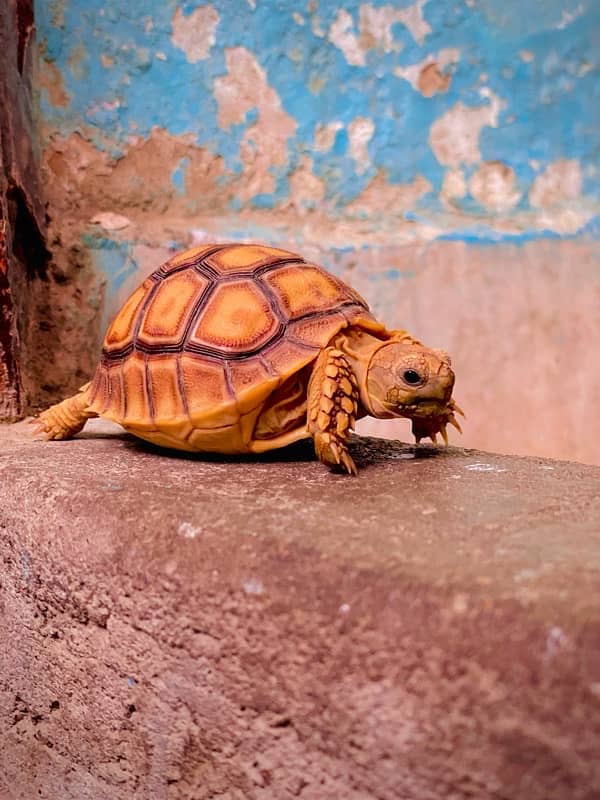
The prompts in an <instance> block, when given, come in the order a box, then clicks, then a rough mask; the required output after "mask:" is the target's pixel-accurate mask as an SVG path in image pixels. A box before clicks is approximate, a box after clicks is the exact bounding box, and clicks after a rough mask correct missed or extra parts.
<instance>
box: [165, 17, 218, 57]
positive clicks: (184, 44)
mask: <svg viewBox="0 0 600 800" xmlns="http://www.w3.org/2000/svg"><path fill="white" fill-rule="evenodd" d="M218 24H219V14H218V12H217V10H216V9H215V8H214V6H200V7H199V8H196V9H195V10H194V11H192V13H191V14H190V15H189V16H186V15H185V14H184V13H183V12H182V10H181V9H180V8H177V9H176V11H175V14H174V16H173V35H172V37H171V41H172V42H173V44H174V45H175V46H176V47H179V48H180V49H181V50H183V52H184V53H185V55H186V58H187V60H188V61H189V62H190V64H194V63H195V62H197V61H203V60H204V59H206V58H208V56H209V53H210V49H211V47H213V45H214V44H215V42H216V40H217V39H216V35H215V31H216V29H217V25H218Z"/></svg>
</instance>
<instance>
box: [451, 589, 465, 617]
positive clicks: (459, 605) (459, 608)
mask: <svg viewBox="0 0 600 800" xmlns="http://www.w3.org/2000/svg"><path fill="white" fill-rule="evenodd" d="M468 607H469V597H468V595H466V594H465V593H464V592H459V593H458V594H455V595H454V597H453V598H452V611H454V613H455V614H464V613H465V611H466V610H467V609H468Z"/></svg>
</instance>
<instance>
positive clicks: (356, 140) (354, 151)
mask: <svg viewBox="0 0 600 800" xmlns="http://www.w3.org/2000/svg"><path fill="white" fill-rule="evenodd" d="M374 133H375V124H374V122H373V120H372V119H369V118H368V117H357V118H356V119H353V120H352V122H351V123H350V124H349V125H348V141H349V147H348V152H349V154H350V157H351V158H353V159H354V161H355V162H356V167H355V170H356V174H357V175H362V174H363V172H366V171H367V169H368V168H369V166H370V164H371V160H370V158H369V150H368V144H369V142H370V141H371V139H372V138H373V134H374Z"/></svg>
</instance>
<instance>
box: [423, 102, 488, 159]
mask: <svg viewBox="0 0 600 800" xmlns="http://www.w3.org/2000/svg"><path fill="white" fill-rule="evenodd" d="M479 94H480V95H481V96H482V97H484V98H488V99H489V103H488V104H487V105H484V106H478V107H477V106H475V107H474V106H465V105H464V103H457V104H456V105H455V106H454V107H453V108H451V109H450V110H449V111H446V113H445V114H443V115H442V116H441V117H440V118H439V119H437V120H436V121H435V122H434V123H433V125H432V126H431V129H430V132H429V143H430V145H431V149H432V150H433V153H434V155H435V157H436V158H437V160H438V161H439V162H440V164H443V165H444V166H447V167H459V166H460V165H461V164H477V163H478V162H479V161H481V152H480V149H479V135H480V133H481V129H482V128H483V127H485V126H491V127H493V128H495V127H497V125H498V114H499V112H500V109H501V107H502V103H501V101H500V98H498V97H497V96H496V95H495V94H494V93H493V92H492V91H491V90H490V89H488V88H486V87H484V88H482V89H480V90H479Z"/></svg>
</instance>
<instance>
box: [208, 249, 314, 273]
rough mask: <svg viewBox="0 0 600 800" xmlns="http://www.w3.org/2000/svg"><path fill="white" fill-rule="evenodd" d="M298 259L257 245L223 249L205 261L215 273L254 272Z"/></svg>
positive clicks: (291, 254) (280, 251) (286, 253)
mask: <svg viewBox="0 0 600 800" xmlns="http://www.w3.org/2000/svg"><path fill="white" fill-rule="evenodd" d="M290 258H298V256H295V255H294V254H293V253H289V252H288V251H287V250H279V249H278V248H276V247H266V246H264V245H258V244H233V245H228V246H226V247H223V248H222V249H220V250H218V251H217V252H215V253H213V254H211V255H210V256H208V258H206V259H205V261H206V263H207V264H208V265H209V266H211V267H212V268H213V269H215V270H216V271H217V272H220V273H223V274H227V273H231V272H248V273H251V272H254V270H256V269H258V268H259V267H263V266H265V265H267V264H270V263H272V262H276V261H279V260H281V259H290Z"/></svg>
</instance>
